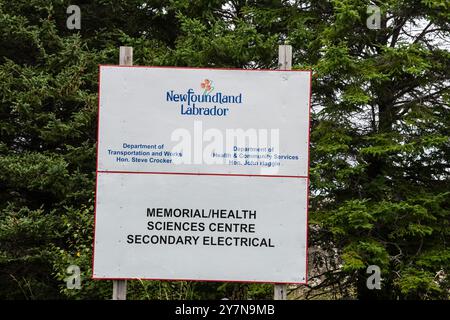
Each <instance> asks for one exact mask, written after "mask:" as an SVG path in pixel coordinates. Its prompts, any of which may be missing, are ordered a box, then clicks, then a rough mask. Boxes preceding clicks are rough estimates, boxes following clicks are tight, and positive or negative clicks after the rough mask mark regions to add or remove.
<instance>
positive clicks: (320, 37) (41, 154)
mask: <svg viewBox="0 0 450 320" xmlns="http://www.w3.org/2000/svg"><path fill="white" fill-rule="evenodd" d="M73 2H74V1H62V0H52V1H48V0H15V1H6V0H0V136H1V138H0V299H51V298H54V299H67V298H77V299H108V298H110V295H111V287H112V285H111V282H109V281H92V280H90V277H91V259H92V256H91V254H92V236H93V199H94V184H95V144H96V123H97V122H96V117H97V85H98V84H97V76H98V64H117V61H118V47H119V46H120V45H129V46H133V47H134V56H135V57H134V63H135V64H136V65H176V66H194V67H195V66H208V67H239V68H276V67H277V46H278V45H279V44H283V43H286V42H287V43H290V44H291V45H292V46H293V48H294V61H293V64H294V68H302V69H304V68H311V69H313V71H314V82H313V119H312V121H313V123H312V132H311V157H312V159H311V201H310V255H311V257H310V272H309V273H310V282H309V285H308V286H302V287H300V288H298V289H294V288H293V289H292V293H291V294H290V297H291V298H308V299H313V298H337V299H343V298H359V299H364V298H373V299H376V298H384V299H448V298H449V295H450V293H449V292H450V284H449V282H450V280H449V271H450V270H449V266H450V247H449V245H450V219H449V218H450V188H449V186H450V184H449V171H450V169H449V159H450V143H449V135H450V133H449V131H450V107H449V95H450V92H449V83H450V75H449V70H450V53H449V46H450V45H449V33H450V3H449V2H448V1H447V0H421V1H420V0H409V1H408V0H395V1H394V0H385V1H373V2H370V1H358V0H335V1H326V0H318V1H269V0H266V1H219V0H212V1H206V0H193V1H189V0H170V1H151V0H150V1H144V0H129V1H126V0H94V1H81V0H79V1H76V3H73ZM371 3H375V4H377V5H379V6H380V7H381V9H382V13H383V19H382V22H383V23H382V26H381V29H379V30H370V29H368V28H367V26H366V19H367V17H368V16H369V15H368V14H367V13H366V8H367V5H368V4H371ZM70 4H77V5H79V6H80V8H81V13H82V19H81V30H79V31H78V30H69V29H67V28H66V19H67V17H68V16H69V15H68V14H66V8H67V7H68V6H69V5H70ZM71 264H76V265H79V266H80V267H81V270H82V275H83V279H82V289H81V290H68V289H66V286H65V281H64V278H65V277H66V276H67V274H66V268H67V267H68V266H69V265H71ZM372 264H376V265H378V266H380V268H381V270H382V278H383V282H382V289H381V290H367V288H366V279H367V274H366V268H367V266H369V265H372ZM237 267H238V266H237ZM271 288H272V287H271V286H270V285H237V284H221V283H217V284H215V283H207V284H206V283H192V282H191V283H187V282H156V281H154V282H144V281H133V282H131V283H130V284H129V298H132V299H153V298H158V299H183V298H184V299H186V298H187V299H201V298H222V297H224V296H227V297H229V298H252V299H259V298H270V297H271V294H272V291H271V290H272V289H271Z"/></svg>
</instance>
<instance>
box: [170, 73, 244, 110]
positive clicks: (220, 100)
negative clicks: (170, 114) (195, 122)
mask: <svg viewBox="0 0 450 320" xmlns="http://www.w3.org/2000/svg"><path fill="white" fill-rule="evenodd" d="M200 89H202V90H203V92H202V93H196V92H195V91H194V89H188V90H187V91H186V92H185V93H178V92H175V91H174V90H170V91H167V92H166V101H167V102H177V103H179V104H180V113H181V114H182V115H192V116H227V115H228V114H229V113H230V108H228V106H229V105H231V104H241V103H242V93H240V94H238V95H227V94H223V93H222V92H220V91H219V92H217V91H216V92H214V93H213V91H214V89H215V87H214V82H213V81H212V80H210V79H205V80H203V81H202V82H201V83H200ZM217 105H220V106H219V107H218V106H217Z"/></svg>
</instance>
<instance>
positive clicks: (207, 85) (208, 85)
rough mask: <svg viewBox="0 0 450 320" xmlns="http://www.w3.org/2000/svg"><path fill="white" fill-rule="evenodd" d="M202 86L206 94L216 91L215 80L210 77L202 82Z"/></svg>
mask: <svg viewBox="0 0 450 320" xmlns="http://www.w3.org/2000/svg"><path fill="white" fill-rule="evenodd" d="M200 87H201V88H202V89H203V90H204V91H203V94H204V95H208V94H210V93H211V92H213V91H214V87H213V81H212V80H209V79H205V80H204V81H203V82H202V83H200Z"/></svg>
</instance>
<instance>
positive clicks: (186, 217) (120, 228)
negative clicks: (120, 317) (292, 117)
mask: <svg viewBox="0 0 450 320" xmlns="http://www.w3.org/2000/svg"><path fill="white" fill-rule="evenodd" d="M307 192H308V186H307V179H304V178H279V177H276V178H272V177H257V176H256V177H255V176H252V177H246V176H206V175H180V174H173V175H172V174H164V175H161V174H137V173H98V177H97V195H96V223H95V247H94V267H93V269H94V271H93V274H94V275H93V278H94V279H135V278H139V279H155V280H156V279H161V280H163V279H164V280H204V281H242V282H244V281H250V282H274V283H305V282H306V261H307V257H306V254H307V253H306V246H307V243H306V242H307V239H306V238H307V232H306V230H307Z"/></svg>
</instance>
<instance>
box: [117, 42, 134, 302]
mask: <svg viewBox="0 0 450 320" xmlns="http://www.w3.org/2000/svg"><path fill="white" fill-rule="evenodd" d="M119 65H121V66H132V65H133V47H120V51H119ZM112 299H113V300H126V299H127V280H113V297H112Z"/></svg>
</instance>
